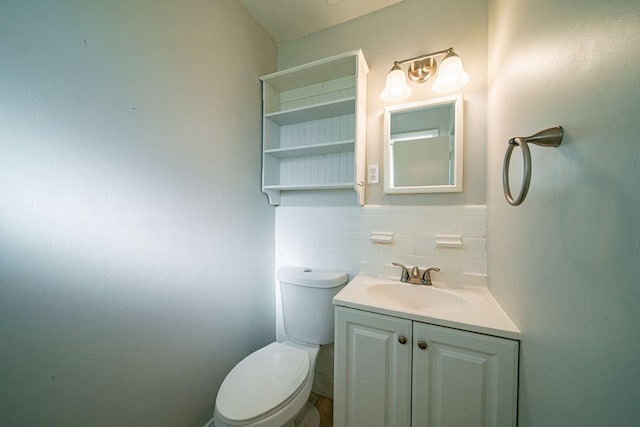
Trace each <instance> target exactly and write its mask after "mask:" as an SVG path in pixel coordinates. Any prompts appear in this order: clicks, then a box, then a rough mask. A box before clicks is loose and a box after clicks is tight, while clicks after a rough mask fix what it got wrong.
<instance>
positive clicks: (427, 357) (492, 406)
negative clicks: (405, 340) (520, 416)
mask: <svg viewBox="0 0 640 427" xmlns="http://www.w3.org/2000/svg"><path fill="white" fill-rule="evenodd" d="M420 341H422V342H424V343H426V344H427V347H426V349H424V350H423V349H421V348H420V347H418V343H419V342H420ZM517 378H518V342H517V341H512V340H508V339H502V338H496V337H490V336H486V335H481V334H474V333H471V332H464V331H459V330H456V329H450V328H443V327H439V326H434V325H427V324H423V323H418V322H415V323H414V325H413V402H412V405H413V410H412V425H413V426H414V427H417V426H429V427H440V426H455V427H474V426H478V427H480V426H482V427H494V426H495V427H498V426H500V427H502V426H505V427H506V426H509V427H511V426H515V425H516V404H517V394H516V393H517Z"/></svg>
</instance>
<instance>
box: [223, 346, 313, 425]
mask: <svg viewBox="0 0 640 427" xmlns="http://www.w3.org/2000/svg"><path fill="white" fill-rule="evenodd" d="M299 347H300V346H298V345H292V343H287V344H283V343H278V342H274V343H271V344H269V345H267V346H266V347H263V348H261V349H259V350H257V351H255V352H254V353H252V354H250V355H249V356H247V357H246V358H244V359H243V360H242V361H241V362H240V363H238V364H237V365H236V366H235V367H234V368H233V369H232V370H231V372H229V374H228V375H227V377H226V378H225V380H224V382H223V383H222V385H221V386H220V390H219V392H218V397H217V399H216V414H217V416H218V417H220V418H221V419H222V420H223V421H224V423H225V424H228V425H247V424H253V423H256V422H258V421H260V420H262V419H265V418H268V417H270V416H271V415H273V414H275V413H277V412H278V411H279V410H281V409H282V408H283V407H284V406H286V405H288V404H289V403H290V402H291V401H292V400H294V399H295V398H296V397H297V396H298V395H299V394H300V393H301V391H302V390H303V389H305V390H306V389H307V388H309V387H305V386H307V385H308V383H309V382H310V380H311V379H312V378H313V375H311V374H310V373H311V369H310V368H311V366H313V362H314V361H315V360H310V356H311V355H310V353H309V351H308V350H307V349H305V348H299ZM314 359H315V358H314ZM307 398H308V396H304V400H305V401H306V399H307Z"/></svg>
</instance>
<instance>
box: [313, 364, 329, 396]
mask: <svg viewBox="0 0 640 427" xmlns="http://www.w3.org/2000/svg"><path fill="white" fill-rule="evenodd" d="M312 391H313V392H314V393H317V394H319V395H320V396H324V397H327V398H329V399H331V400H333V378H331V377H330V376H328V375H326V374H323V373H322V372H317V371H316V377H315V378H314V380H313V389H312Z"/></svg>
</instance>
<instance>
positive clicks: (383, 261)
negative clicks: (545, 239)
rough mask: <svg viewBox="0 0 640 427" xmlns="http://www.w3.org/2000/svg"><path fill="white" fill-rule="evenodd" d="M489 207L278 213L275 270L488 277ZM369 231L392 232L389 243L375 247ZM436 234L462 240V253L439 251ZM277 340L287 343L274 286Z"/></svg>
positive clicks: (309, 209)
mask: <svg viewBox="0 0 640 427" xmlns="http://www.w3.org/2000/svg"><path fill="white" fill-rule="evenodd" d="M486 224H487V210H486V206H484V205H482V206H364V207H305V206H280V207H278V208H277V209H276V269H277V268H279V267H280V266H283V265H301V266H308V267H315V268H334V269H340V270H344V271H346V272H348V273H349V276H350V277H353V276H355V275H356V274H357V273H359V272H360V271H367V272H373V273H380V274H391V275H398V277H399V274H400V272H399V269H398V268H397V267H394V266H392V265H391V262H392V261H397V262H400V263H402V264H405V265H408V266H414V265H418V266H420V267H421V268H425V267H440V268H441V269H443V270H446V271H456V272H463V273H473V274H482V275H484V274H486V271H487V261H486V258H487V257H486V240H487V226H486ZM371 231H386V232H393V233H394V236H393V242H392V243H391V244H379V243H371V242H370V241H369V234H370V232H371ZM435 234H459V235H462V242H463V247H462V248H461V249H452V248H436V247H435V242H434V235H435ZM276 304H277V307H276V308H277V310H276V313H277V324H276V327H277V328H276V331H277V336H278V339H279V340H281V339H284V338H285V335H284V328H283V325H282V312H281V308H280V290H279V288H278V285H277V281H276Z"/></svg>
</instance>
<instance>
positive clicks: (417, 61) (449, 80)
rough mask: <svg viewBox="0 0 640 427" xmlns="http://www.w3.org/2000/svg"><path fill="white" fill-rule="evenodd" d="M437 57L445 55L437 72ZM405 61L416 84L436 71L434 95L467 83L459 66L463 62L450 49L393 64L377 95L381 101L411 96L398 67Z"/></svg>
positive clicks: (408, 74) (397, 99)
mask: <svg viewBox="0 0 640 427" xmlns="http://www.w3.org/2000/svg"><path fill="white" fill-rule="evenodd" d="M438 55H444V56H443V58H442V64H440V67H439V69H438V63H437V61H436V56H438ZM407 62H410V64H409V68H408V70H407V76H409V79H410V80H411V81H413V82H416V83H424V82H426V81H427V80H428V79H429V77H431V76H432V75H433V74H435V73H436V71H437V72H438V76H437V77H436V81H435V82H434V83H433V91H434V92H438V93H443V92H451V91H454V90H457V89H460V88H461V87H463V86H464V85H466V84H467V83H468V82H469V74H468V73H467V72H466V71H465V70H464V68H463V67H462V60H461V59H460V57H459V56H458V54H457V53H455V52H454V51H453V48H452V47H450V48H449V49H445V50H439V51H437V52H432V53H428V54H426V55H420V56H416V57H414V58H409V59H403V60H402V61H395V62H394V63H393V67H392V68H391V71H389V74H387V81H386V84H385V86H384V90H383V91H382V93H381V94H380V98H382V100H383V101H402V100H403V99H405V98H408V97H409V95H411V88H410V87H409V85H408V84H407V79H406V78H405V76H404V73H403V71H402V68H401V67H400V65H401V64H406V63H407Z"/></svg>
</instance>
